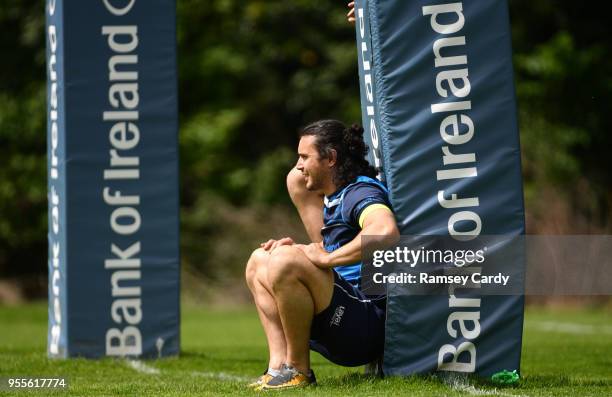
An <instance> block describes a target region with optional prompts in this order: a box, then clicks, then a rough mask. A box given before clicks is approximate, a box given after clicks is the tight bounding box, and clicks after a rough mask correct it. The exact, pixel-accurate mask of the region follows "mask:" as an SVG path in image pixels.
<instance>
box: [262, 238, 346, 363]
mask: <svg viewBox="0 0 612 397" xmlns="http://www.w3.org/2000/svg"><path fill="white" fill-rule="evenodd" d="M268 280H269V282H270V285H271V286H272V291H273V294H274V298H275V301H276V305H277V307H278V312H279V315H280V319H281V322H282V329H283V331H284V334H285V341H286V346H287V357H286V363H287V364H289V365H292V366H293V367H295V368H297V369H298V370H299V371H300V372H302V373H305V374H307V373H308V370H309V369H310V350H309V345H308V340H309V339H310V325H311V323H312V319H313V317H314V315H315V314H317V313H320V312H321V311H323V310H324V309H325V308H327V306H329V303H330V302H331V299H332V294H333V280H334V277H333V273H332V271H331V270H330V269H321V268H319V267H317V266H315V265H314V264H313V263H312V262H310V260H308V258H307V257H306V255H304V253H303V252H302V251H301V250H300V249H299V248H296V247H292V246H282V247H278V248H277V249H275V250H274V252H273V253H272V254H271V257H270V261H269V262H268Z"/></svg>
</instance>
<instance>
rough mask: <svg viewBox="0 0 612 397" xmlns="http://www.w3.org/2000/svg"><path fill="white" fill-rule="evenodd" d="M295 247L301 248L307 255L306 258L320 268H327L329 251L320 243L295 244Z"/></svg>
mask: <svg viewBox="0 0 612 397" xmlns="http://www.w3.org/2000/svg"><path fill="white" fill-rule="evenodd" d="M295 246H296V247H298V248H299V249H301V250H302V252H303V253H304V254H305V255H306V257H308V259H309V260H310V261H311V262H312V263H314V264H315V266H317V267H320V268H323V269H325V268H328V267H329V265H328V258H329V253H328V252H327V251H326V250H325V248H323V244H322V243H311V244H307V245H304V244H296V245H295Z"/></svg>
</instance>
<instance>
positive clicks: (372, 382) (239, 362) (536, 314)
mask: <svg viewBox="0 0 612 397" xmlns="http://www.w3.org/2000/svg"><path fill="white" fill-rule="evenodd" d="M46 316H47V309H46V305H44V304H33V305H26V306H20V307H13V308H6V307H0V377H1V376H9V375H18V376H65V377H67V378H68V379H69V384H70V386H69V388H68V390H62V391H55V392H51V391H49V390H38V391H27V392H26V391H24V392H15V391H4V392H3V391H0V395H11V396H13V395H21V394H25V393H27V394H37V395H64V396H68V395H74V396H98V395H99V396H102V395H114V396H117V395H120V396H123V395H124V396H135V395H136V396H151V395H164V396H189V395H194V396H196V395H197V396H207V395H245V394H252V395H255V394H256V393H254V392H249V391H247V390H246V389H245V387H244V385H245V383H246V380H247V379H250V378H254V377H255V376H256V375H259V373H260V372H261V371H262V369H263V368H264V366H265V365H266V357H267V353H266V346H265V340H264V337H263V334H262V332H261V330H260V327H259V324H258V320H257V316H256V313H255V312H254V311H253V310H252V309H250V308H248V309H247V308H245V309H231V310H229V309H228V310H225V311H220V310H211V309H206V308H199V307H193V306H186V307H184V308H183V316H182V318H183V323H182V349H183V353H182V354H181V357H180V358H169V359H163V360H159V361H148V362H146V365H147V366H148V367H151V368H155V369H156V370H158V371H159V373H158V374H146V373H142V372H139V371H137V370H135V369H134V368H132V367H130V366H129V365H128V363H127V362H126V361H123V360H114V359H104V360H97V361H94V360H85V359H71V360H49V359H47V357H46V353H45V348H46V321H47V320H46ZM559 324H561V325H560V326H559ZM552 328H555V329H556V330H552ZM585 332H586V333H585ZM313 368H314V369H315V371H316V373H317V378H318V381H319V386H318V387H316V388H309V389H306V390H299V391H290V392H283V394H284V395H294V394H299V395H319V396H360V395H362V396H376V395H379V396H389V395H409V396H441V395H444V396H461V395H503V396H510V395H517V396H572V397H577V396H612V315H611V314H610V313H609V311H608V312H605V311H570V310H565V311H555V312H551V311H544V310H534V309H530V310H528V311H527V314H526V322H525V334H524V346H523V362H522V375H523V380H522V381H521V383H520V385H519V386H518V387H513V388H505V389H499V388H498V389H496V388H494V387H493V386H491V385H487V384H480V383H472V384H469V385H463V386H459V387H451V386H449V385H446V384H444V383H442V382H440V381H439V380H437V379H436V378H433V377H409V378H387V379H372V378H368V377H365V376H363V375H362V370H361V368H342V367H339V366H336V365H333V364H331V363H329V362H327V361H325V359H323V358H322V357H321V356H319V355H316V354H313ZM54 393H55V394H54ZM271 393H272V394H274V393H275V392H271ZM276 393H278V392H276Z"/></svg>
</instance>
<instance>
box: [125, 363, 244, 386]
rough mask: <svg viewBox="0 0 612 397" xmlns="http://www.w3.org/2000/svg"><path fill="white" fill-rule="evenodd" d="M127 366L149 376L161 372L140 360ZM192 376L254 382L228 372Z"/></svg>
mask: <svg viewBox="0 0 612 397" xmlns="http://www.w3.org/2000/svg"><path fill="white" fill-rule="evenodd" d="M126 363H127V365H128V366H129V367H130V368H132V369H134V370H136V371H138V372H140V373H143V374H147V375H159V374H161V371H160V370H159V369H158V368H154V367H151V366H149V365H147V364H145V363H144V362H142V361H139V360H126ZM191 375H193V376H201V377H204V378H209V379H217V380H222V381H226V382H227V381H231V382H248V381H250V380H252V379H251V378H248V377H246V376H239V375H232V374H228V373H226V372H201V371H192V372H191Z"/></svg>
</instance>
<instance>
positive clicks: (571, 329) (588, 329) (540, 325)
mask: <svg viewBox="0 0 612 397" xmlns="http://www.w3.org/2000/svg"><path fill="white" fill-rule="evenodd" d="M527 325H528V326H530V325H531V326H532V327H533V328H536V329H538V330H540V331H557V332H563V333H566V334H589V335H594V334H612V327H610V326H606V325H590V324H577V323H559V322H556V321H538V322H533V323H527Z"/></svg>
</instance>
